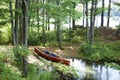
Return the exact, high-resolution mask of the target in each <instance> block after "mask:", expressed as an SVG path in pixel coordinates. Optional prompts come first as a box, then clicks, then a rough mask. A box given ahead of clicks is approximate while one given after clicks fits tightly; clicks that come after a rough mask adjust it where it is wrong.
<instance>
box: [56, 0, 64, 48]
mask: <svg viewBox="0 0 120 80" xmlns="http://www.w3.org/2000/svg"><path fill="white" fill-rule="evenodd" d="M56 3H57V5H58V8H59V6H60V1H59V0H57V2H56ZM57 12H58V13H57V14H58V17H57V20H56V22H57V40H58V46H59V48H60V49H63V48H62V37H61V26H60V25H61V21H60V18H59V17H60V13H59V10H58V11H57Z"/></svg>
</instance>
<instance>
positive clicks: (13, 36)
mask: <svg viewBox="0 0 120 80" xmlns="http://www.w3.org/2000/svg"><path fill="white" fill-rule="evenodd" d="M9 6H10V8H9V9H10V21H11V30H12V43H13V45H14V46H15V43H16V42H15V32H14V20H13V8H12V1H11V0H10V1H9Z"/></svg>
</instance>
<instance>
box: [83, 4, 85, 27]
mask: <svg viewBox="0 0 120 80" xmlns="http://www.w3.org/2000/svg"><path fill="white" fill-rule="evenodd" d="M84 18H85V6H84V4H83V24H82V25H83V27H84V23H85V22H84Z"/></svg>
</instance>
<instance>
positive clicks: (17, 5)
mask: <svg viewBox="0 0 120 80" xmlns="http://www.w3.org/2000/svg"><path fill="white" fill-rule="evenodd" d="M19 3H20V0H16V2H15V9H16V11H15V28H14V32H15V45H16V46H17V45H18V20H19V18H18V11H17V10H18V9H19V7H20V6H19Z"/></svg>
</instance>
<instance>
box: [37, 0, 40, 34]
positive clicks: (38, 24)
mask: <svg viewBox="0 0 120 80" xmlns="http://www.w3.org/2000/svg"><path fill="white" fill-rule="evenodd" d="M37 4H39V0H37ZM39 10H40V9H39V6H37V26H38V33H39V30H40V29H39V27H40V23H39V21H40V20H39Z"/></svg>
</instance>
